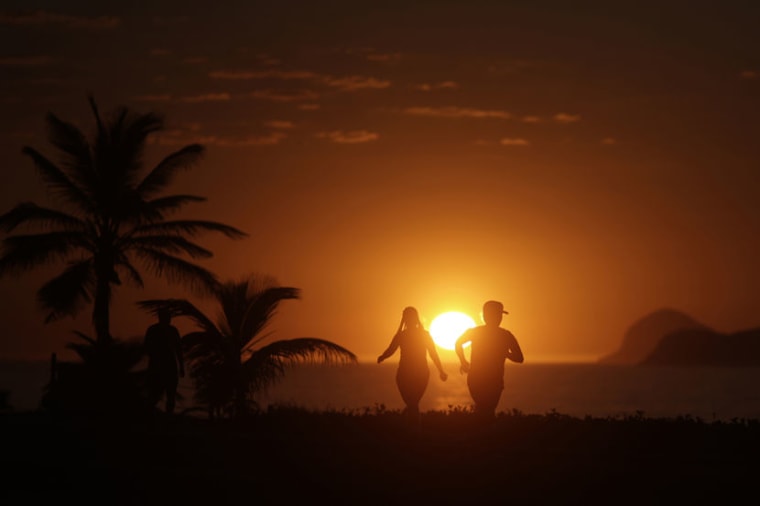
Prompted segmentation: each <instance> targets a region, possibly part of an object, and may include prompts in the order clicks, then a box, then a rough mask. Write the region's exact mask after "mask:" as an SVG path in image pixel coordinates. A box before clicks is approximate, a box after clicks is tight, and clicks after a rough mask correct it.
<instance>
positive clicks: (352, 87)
mask: <svg viewBox="0 0 760 506" xmlns="http://www.w3.org/2000/svg"><path fill="white" fill-rule="evenodd" d="M324 83H325V84H326V85H327V86H330V87H332V88H338V89H339V90H341V91H356V90H363V89H383V88H388V87H389V86H390V85H391V82H390V81H386V80H384V79H376V78H374V77H363V76H348V77H325V78H324Z"/></svg>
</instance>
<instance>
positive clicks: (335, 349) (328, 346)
mask: <svg viewBox="0 0 760 506" xmlns="http://www.w3.org/2000/svg"><path fill="white" fill-rule="evenodd" d="M356 361H357V358H356V355H354V353H352V352H351V351H349V350H347V349H346V348H344V347H342V346H340V345H338V344H335V343H333V342H331V341H327V340H324V339H319V338H315V337H300V338H296V339H288V340H282V341H275V342H273V343H271V344H269V345H267V346H264V347H262V348H260V349H258V350H256V351H254V352H253V353H251V355H250V357H248V358H247V359H246V360H245V361H244V362H243V364H242V371H243V374H244V375H245V378H246V380H247V381H248V382H249V384H250V385H251V391H252V392H256V391H259V390H262V389H266V388H267V387H269V386H270V385H272V384H273V383H275V382H276V381H278V380H279V379H281V378H282V376H283V375H284V373H285V371H286V369H287V368H288V367H289V366H292V365H296V364H299V363H312V362H313V363H324V364H336V363H337V364H350V363H356Z"/></svg>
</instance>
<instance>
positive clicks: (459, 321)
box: [430, 311, 475, 350]
mask: <svg viewBox="0 0 760 506" xmlns="http://www.w3.org/2000/svg"><path fill="white" fill-rule="evenodd" d="M474 326H475V321H474V320H473V319H472V318H470V317H469V316H467V315H466V314H464V313H460V312H459V311H449V312H447V313H441V314H439V315H438V316H436V317H435V318H433V321H432V322H431V323H430V335H431V336H432V337H433V341H435V344H437V345H438V346H440V347H441V348H444V349H447V350H453V349H454V343H455V342H456V340H457V338H458V337H459V336H461V335H462V332H464V331H465V330H467V329H469V328H472V327H474Z"/></svg>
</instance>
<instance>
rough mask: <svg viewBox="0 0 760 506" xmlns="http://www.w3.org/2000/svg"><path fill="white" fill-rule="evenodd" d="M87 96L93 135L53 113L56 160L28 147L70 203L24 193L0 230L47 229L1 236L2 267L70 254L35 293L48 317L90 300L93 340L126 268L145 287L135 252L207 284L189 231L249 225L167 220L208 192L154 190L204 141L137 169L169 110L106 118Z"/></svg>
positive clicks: (202, 254) (156, 266)
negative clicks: (49, 203) (41, 201)
mask: <svg viewBox="0 0 760 506" xmlns="http://www.w3.org/2000/svg"><path fill="white" fill-rule="evenodd" d="M89 102H90V106H91V108H92V113H93V115H94V119H95V124H96V129H95V134H94V136H93V138H92V139H91V140H88V139H87V137H86V136H85V134H84V133H83V132H82V131H81V130H80V129H79V128H77V127H76V126H75V125H73V124H72V123H68V122H66V121H64V120H62V119H60V118H58V117H57V116H56V115H54V114H53V113H48V115H47V118H46V119H47V126H48V135H49V140H50V143H51V144H52V145H53V146H54V147H55V148H56V149H57V150H58V151H59V152H60V162H59V163H55V162H53V161H51V160H50V159H49V158H47V157H46V156H44V155H43V154H41V153H40V152H39V151H37V150H36V149H34V148H31V147H28V146H27V147H24V148H23V153H24V154H25V155H27V156H29V157H30V158H31V159H32V161H33V162H34V165H35V166H36V168H37V170H38V172H39V174H40V176H41V177H42V180H43V182H44V183H45V185H46V186H47V187H48V189H49V190H50V191H51V193H52V194H53V196H55V197H57V198H58V199H59V200H60V201H61V202H62V203H63V204H65V206H66V207H70V208H71V212H65V211H59V210H57V209H53V208H47V207H42V206H39V205H37V204H35V203H33V202H23V203H20V204H18V205H16V207H14V208H13V209H11V210H10V211H8V212H7V213H5V214H3V215H2V216H0V229H2V231H3V232H5V233H7V234H10V233H12V232H14V231H15V230H16V229H18V228H19V227H21V226H25V225H26V226H31V227H42V228H43V229H47V230H46V231H43V232H41V233H36V234H16V235H10V236H8V237H6V238H5V239H3V242H2V255H0V275H5V274H18V273H20V272H22V271H26V270H29V269H32V268H34V267H38V266H40V265H43V264H47V263H50V262H53V261H60V260H65V259H73V260H72V261H71V262H70V263H68V265H67V266H66V268H65V269H64V271H63V272H62V273H61V274H59V275H58V276H56V277H54V278H53V279H51V280H50V281H48V282H47V283H45V284H44V285H43V286H42V287H41V288H40V289H39V291H38V293H37V297H38V302H39V303H40V305H41V306H42V308H43V309H44V310H45V311H47V315H46V317H45V321H46V322H50V321H53V320H56V319H58V318H61V317H63V316H74V315H76V314H77V313H78V312H79V311H80V310H81V309H82V306H83V305H84V304H85V303H90V302H92V305H93V308H92V321H93V324H94V327H95V335H96V339H97V340H98V341H107V340H110V339H111V334H110V305H111V299H112V295H113V287H114V286H118V285H120V284H121V282H122V277H125V278H126V279H127V280H128V281H130V282H132V283H134V284H136V285H137V286H139V287H142V286H143V278H142V276H141V274H140V271H138V270H137V268H136V267H135V265H134V263H133V262H134V260H135V259H138V260H140V261H142V262H143V263H144V264H145V265H146V266H147V268H148V269H149V270H150V271H151V273H153V274H155V275H158V276H163V277H166V278H168V280H169V281H178V282H184V283H186V284H188V285H189V286H190V287H191V288H195V289H199V290H201V291H203V290H207V289H210V288H213V286H215V284H216V277H215V276H214V274H213V273H211V272H210V271H208V270H206V269H204V268H203V267H201V266H199V265H196V264H194V263H192V262H190V261H188V260H185V259H183V258H181V255H187V256H189V257H191V258H193V259H195V258H208V257H210V256H212V253H211V251H209V250H207V249H206V248H203V247H201V246H200V245H198V244H196V243H194V242H193V241H191V240H190V239H189V238H191V237H194V236H196V235H197V234H199V233H201V232H219V233H222V234H224V235H226V236H227V237H230V238H234V239H239V238H242V237H245V236H246V234H245V233H244V232H242V231H240V230H238V229H236V228H234V227H231V226H228V225H224V224H222V223H217V222H213V221H204V220H169V219H167V217H168V216H169V215H170V214H172V213H174V212H176V211H177V210H178V209H179V208H181V207H183V206H184V205H186V204H189V203H192V202H203V201H204V200H205V198H203V197H199V196H195V195H170V196H164V197H157V196H156V195H157V194H158V193H159V192H161V191H162V190H164V189H165V188H166V186H167V185H168V184H169V183H171V182H172V180H173V179H174V177H175V176H176V174H177V173H178V172H179V171H181V170H185V169H188V168H190V167H192V166H193V165H195V164H196V163H197V162H198V161H199V160H200V158H201V156H202V155H203V151H204V148H203V146H201V145H200V144H191V145H188V146H185V147H183V148H181V149H179V150H178V151H175V152H173V153H171V154H170V155H168V156H166V157H165V158H163V159H162V160H161V161H160V162H159V163H158V164H157V165H156V166H155V167H153V168H152V169H151V170H150V171H148V173H147V175H145V176H144V177H142V178H141V177H140V173H141V170H142V168H143V161H142V156H143V153H144V151H145V147H146V142H147V139H148V137H149V135H150V134H153V133H155V132H158V131H160V130H162V129H163V127H164V123H163V119H162V118H161V117H160V116H159V115H157V114H155V113H145V114H140V113H135V112H132V111H130V110H129V109H127V108H125V107H119V108H117V109H116V110H115V112H114V113H113V116H112V118H111V119H110V120H109V121H105V122H104V120H103V119H102V118H101V116H100V113H99V112H98V107H97V104H96V103H95V100H94V98H93V97H92V96H90V97H89Z"/></svg>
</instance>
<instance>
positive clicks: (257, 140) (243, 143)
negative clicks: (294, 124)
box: [212, 132, 287, 148]
mask: <svg viewBox="0 0 760 506" xmlns="http://www.w3.org/2000/svg"><path fill="white" fill-rule="evenodd" d="M286 137H287V135H286V134H285V133H283V132H271V133H269V134H267V135H259V136H249V137H244V138H227V137H216V138H215V139H214V141H213V142H212V144H213V145H215V146H219V147H222V148H243V147H248V146H273V145H275V144H279V143H280V141H282V140H283V139H285V138H286Z"/></svg>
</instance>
